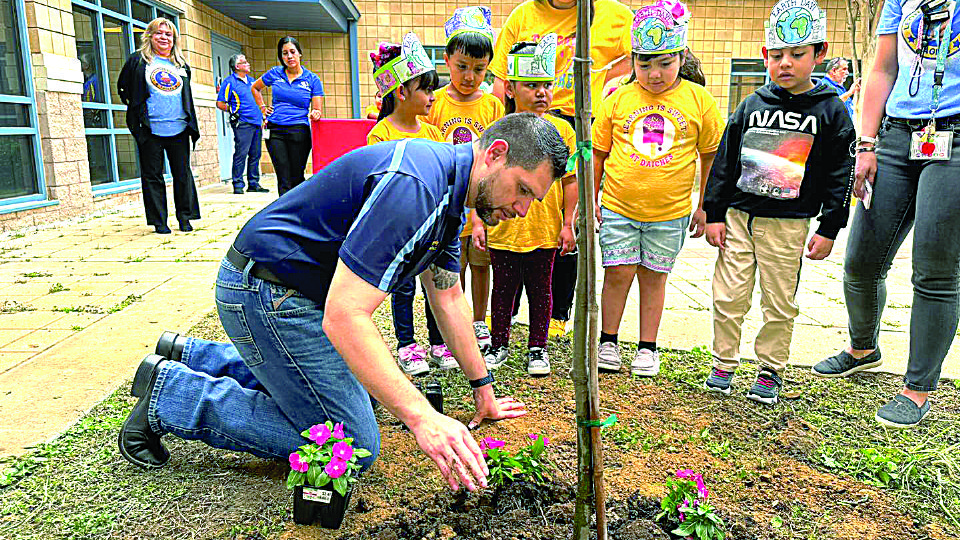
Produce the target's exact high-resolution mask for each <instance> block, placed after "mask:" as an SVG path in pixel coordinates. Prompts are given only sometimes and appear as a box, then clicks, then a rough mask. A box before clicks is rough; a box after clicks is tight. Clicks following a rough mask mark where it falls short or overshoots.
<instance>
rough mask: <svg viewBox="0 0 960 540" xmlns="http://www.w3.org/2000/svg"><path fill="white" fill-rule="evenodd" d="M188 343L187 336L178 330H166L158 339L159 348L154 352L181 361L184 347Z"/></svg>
mask: <svg viewBox="0 0 960 540" xmlns="http://www.w3.org/2000/svg"><path fill="white" fill-rule="evenodd" d="M186 344H187V338H186V337H183V336H181V335H180V334H178V333H176V332H170V331H164V332H163V333H162V334H160V339H158V340H157V348H156V349H155V350H154V352H155V353H156V354H158V355H160V356H162V357H164V358H166V359H168V360H174V361H176V362H179V361H180V359H181V358H183V347H184V345H186Z"/></svg>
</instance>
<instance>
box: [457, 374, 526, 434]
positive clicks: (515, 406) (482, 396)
mask: <svg viewBox="0 0 960 540" xmlns="http://www.w3.org/2000/svg"><path fill="white" fill-rule="evenodd" d="M473 401H474V403H475V404H476V407H477V414H475V415H473V420H471V421H470V424H469V428H470V429H474V428H476V427H477V426H479V425H480V424H481V423H483V421H484V420H504V419H507V418H518V417H521V416H523V415H525V414H527V406H526V405H524V404H523V402H522V401H517V400H515V399H513V398H512V397H502V398H498V397H496V396H494V395H493V385H491V384H488V385H486V386H481V387H480V388H476V389H474V391H473Z"/></svg>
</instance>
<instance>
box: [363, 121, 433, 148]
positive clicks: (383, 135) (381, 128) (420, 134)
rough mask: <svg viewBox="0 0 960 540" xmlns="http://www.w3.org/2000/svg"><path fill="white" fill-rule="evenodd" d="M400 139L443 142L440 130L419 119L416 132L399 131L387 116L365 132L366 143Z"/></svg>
mask: <svg viewBox="0 0 960 540" xmlns="http://www.w3.org/2000/svg"><path fill="white" fill-rule="evenodd" d="M400 139H429V140H431V141H437V142H443V137H442V136H441V135H440V130H439V129H437V128H436V127H434V126H433V125H431V124H428V123H426V122H424V121H422V120H421V121H420V129H419V130H417V131H416V133H411V132H409V131H400V130H399V129H397V126H395V125H393V123H392V122H390V119H389V118H384V119H383V120H381V121H379V122H377V125H375V126H373V129H371V130H370V133H368V134H367V144H377V143H378V142H384V141H398V140H400Z"/></svg>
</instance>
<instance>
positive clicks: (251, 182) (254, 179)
mask: <svg viewBox="0 0 960 540" xmlns="http://www.w3.org/2000/svg"><path fill="white" fill-rule="evenodd" d="M262 134H263V128H261V127H260V126H258V125H256V124H250V123H248V122H240V123H238V124H237V127H235V128H233V187H235V188H240V189H243V166H244V164H246V166H247V187H248V188H252V187H257V186H259V185H260V154H261V152H262V151H263V145H262V143H261V139H262V138H263V137H262Z"/></svg>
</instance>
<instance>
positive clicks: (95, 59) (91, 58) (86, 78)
mask: <svg viewBox="0 0 960 540" xmlns="http://www.w3.org/2000/svg"><path fill="white" fill-rule="evenodd" d="M96 24H97V17H96V15H95V14H94V13H93V12H92V11H90V10H89V9H84V8H82V7H77V6H74V8H73V29H74V33H75V35H76V40H77V59H78V60H80V69H81V70H82V71H83V93H82V94H81V98H82V99H83V101H88V102H95V103H103V102H104V97H103V80H104V77H103V62H101V61H100V46H99V43H98V42H97V39H96V38H97V36H98V35H99V33H98V32H97V27H96Z"/></svg>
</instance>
